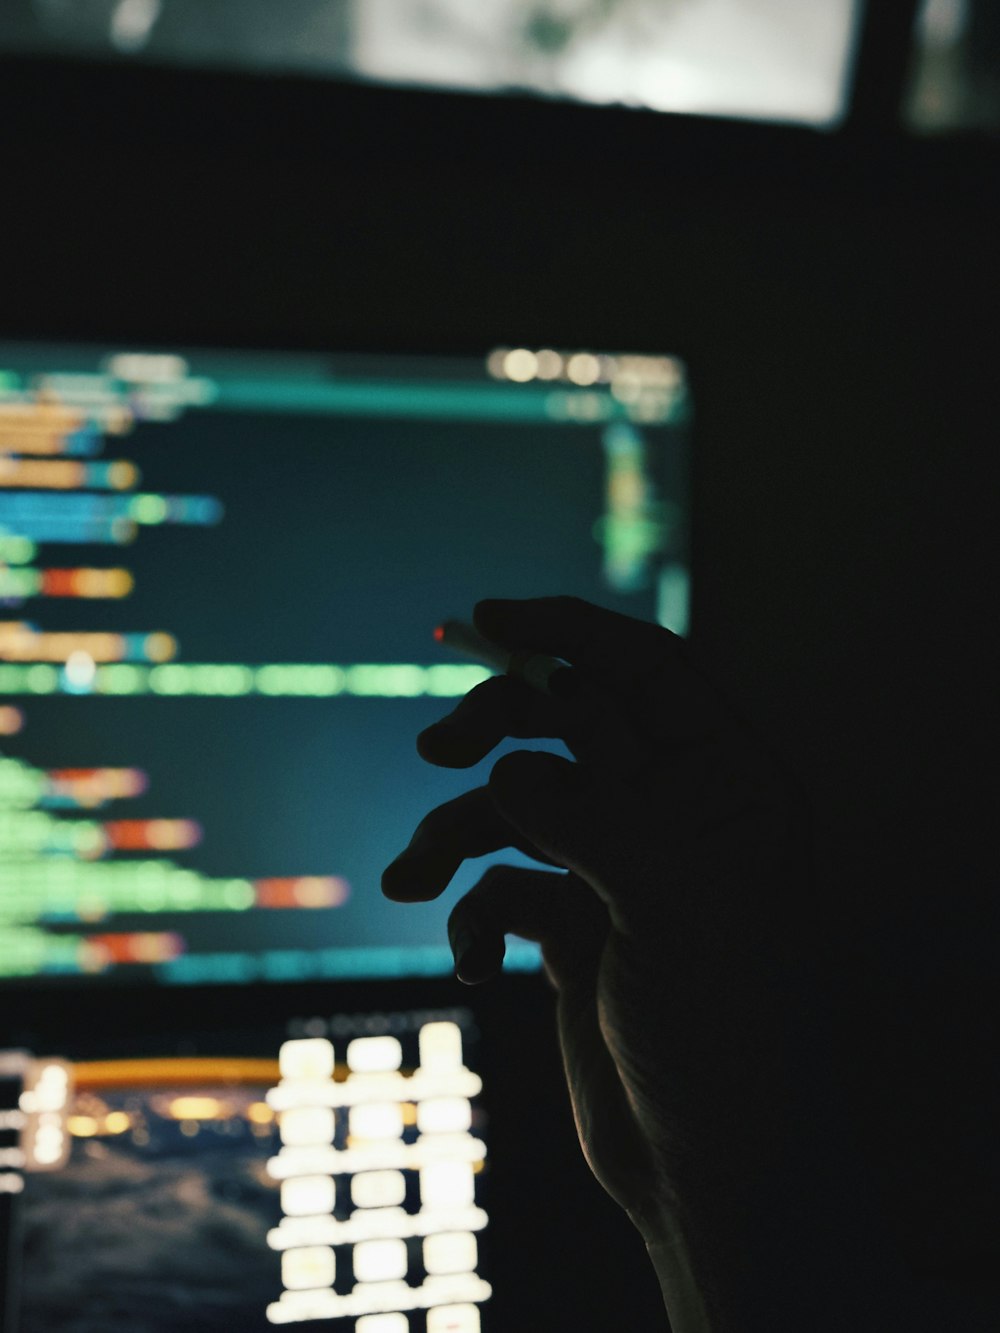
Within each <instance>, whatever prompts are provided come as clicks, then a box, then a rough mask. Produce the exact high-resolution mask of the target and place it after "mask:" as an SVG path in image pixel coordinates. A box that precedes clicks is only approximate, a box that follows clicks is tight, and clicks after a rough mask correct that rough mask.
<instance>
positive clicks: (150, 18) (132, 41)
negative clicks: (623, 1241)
mask: <svg viewBox="0 0 1000 1333" xmlns="http://www.w3.org/2000/svg"><path fill="white" fill-rule="evenodd" d="M160 8H161V3H160V0H120V2H119V5H118V8H117V9H116V10H115V12H114V14H113V15H112V16H111V33H110V36H111V41H112V44H113V45H114V46H117V48H118V50H119V51H140V50H141V49H142V48H143V47H144V46H145V45H146V43H147V42H148V41H149V37H150V33H151V32H152V30H153V24H154V23H155V22H156V20H157V19H158V18H159V17H160Z"/></svg>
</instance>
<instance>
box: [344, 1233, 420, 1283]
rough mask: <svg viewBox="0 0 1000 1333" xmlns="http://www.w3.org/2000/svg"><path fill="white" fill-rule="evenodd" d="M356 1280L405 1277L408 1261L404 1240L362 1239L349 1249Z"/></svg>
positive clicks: (380, 1280) (377, 1280) (383, 1279)
mask: <svg viewBox="0 0 1000 1333" xmlns="http://www.w3.org/2000/svg"><path fill="white" fill-rule="evenodd" d="M351 1261H352V1263H353V1264H354V1277H355V1280H356V1281H358V1282H385V1281H387V1280H388V1279H389V1278H396V1277H405V1276H406V1269H407V1266H408V1261H407V1257H406V1241H405V1240H398V1239H392V1240H363V1241H361V1242H360V1243H359V1244H357V1245H355V1247H354V1249H353V1250H352V1251H351Z"/></svg>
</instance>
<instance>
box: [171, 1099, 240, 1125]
mask: <svg viewBox="0 0 1000 1333" xmlns="http://www.w3.org/2000/svg"><path fill="white" fill-rule="evenodd" d="M170 1114H171V1115H172V1116H173V1117H174V1119H175V1120H218V1119H220V1118H221V1117H223V1116H227V1115H229V1114H230V1108H229V1107H228V1106H226V1104H225V1103H224V1102H220V1101H219V1100H218V1099H217V1098H215V1097H175V1098H174V1099H173V1101H172V1102H171V1103H170Z"/></svg>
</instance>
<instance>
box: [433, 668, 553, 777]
mask: <svg viewBox="0 0 1000 1333" xmlns="http://www.w3.org/2000/svg"><path fill="white" fill-rule="evenodd" d="M566 712H567V705H566V704H565V703H562V702H561V701H560V700H559V699H552V698H549V696H548V695H545V694H542V693H541V692H540V691H538V690H533V689H532V688H531V687H530V686H529V685H525V684H524V682H523V681H520V680H515V679H514V678H513V677H511V676H491V677H490V679H489V680H484V681H483V682H482V684H480V685H476V686H474V687H473V689H471V690H470V691H469V693H468V694H467V695H465V697H464V698H463V699H462V701H461V702H460V703H459V704H458V706H457V707H456V708H454V709H453V710H452V712H450V713H449V714H448V716H447V717H444V718H442V719H441V720H440V721H439V722H435V723H433V724H432V725H431V726H429V727H427V728H425V729H424V730H423V731H422V732H421V733H420V735H419V736H418V737H417V752H418V753H419V754H420V756H421V758H422V759H426V760H427V761H428V762H429V763H432V764H440V765H442V766H443V767H445V768H468V767H470V766H471V765H472V764H476V763H478V762H479V760H480V759H482V758H483V756H484V755H486V754H489V752H490V750H492V749H493V748H494V746H496V745H499V744H500V742H501V741H502V740H503V739H504V738H505V737H507V736H513V737H516V738H518V739H522V740H523V739H526V738H527V737H536V738H541V737H552V738H555V737H558V736H561V735H562V734H563V732H564V731H565V730H566V725H567V719H566Z"/></svg>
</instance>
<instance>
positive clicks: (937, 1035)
mask: <svg viewBox="0 0 1000 1333" xmlns="http://www.w3.org/2000/svg"><path fill="white" fill-rule="evenodd" d="M0 75H2V77H0V103H2V110H3V114H2V119H0V123H2V124H3V125H4V127H5V131H6V134H5V139H6V147H5V150H4V161H5V167H4V181H3V185H2V187H0V188H2V190H3V195H4V201H3V203H2V206H0V209H2V211H0V228H2V231H3V235H4V245H3V254H4V280H3V296H2V302H0V335H2V336H11V337H17V336H26V335H35V336H39V337H41V336H47V337H69V336H83V337H92V338H94V339H98V338H101V339H104V338H109V339H119V338H120V339H135V340H138V341H144V342H151V341H153V340H158V341H161V342H163V343H170V342H176V343H180V344H183V343H194V344H198V343H202V344H203V343H206V342H212V341H217V342H221V343H229V344H241V343H245V344H247V345H253V344H266V345H272V346H281V345H286V346H317V347H331V348H336V347H345V348H348V347H371V348H373V349H374V348H393V347H399V348H401V349H402V348H411V349H414V348H424V347H427V348H430V349H435V348H436V349H440V350H442V351H449V350H454V351H462V350H476V351H478V350H482V349H484V348H486V347H488V346H490V345H494V344H497V343H503V342H507V341H510V342H517V343H525V344H527V345H529V346H530V345H543V344H554V345H556V346H595V347H602V348H609V349H623V350H627V349H634V350H659V349H662V350H664V351H669V352H677V353H679V354H681V355H682V356H684V357H685V358H686V359H687V360H688V362H689V364H690V367H691V370H692V374H693V377H694V389H695V394H696V408H697V422H696V439H695V447H696V462H695V487H696V496H695V500H696V512H695V526H694V542H695V568H694V578H695V583H694V595H695V618H694V628H693V634H694V637H695V638H696V639H697V640H700V642H701V644H702V647H703V649H704V650H705V652H706V653H707V654H709V656H710V657H711V659H712V660H713V661H714V662H715V664H716V670H717V673H718V675H719V678H720V680H722V681H724V682H725V683H726V684H727V686H728V687H729V688H730V689H732V690H733V691H734V692H735V693H736V694H737V695H738V697H739V698H740V700H741V702H742V703H743V705H744V707H745V709H746V711H747V712H748V713H749V715H750V716H751V718H752V719H753V720H754V721H755V722H756V723H758V725H759V726H761V727H762V728H763V729H764V730H765V731H767V732H768V733H769V734H770V735H771V736H772V737H773V739H774V741H775V743H776V744H777V745H778V746H779V748H781V749H782V750H783V751H784V753H785V754H786V755H787V756H788V759H789V762H790V763H791V764H792V766H793V767H794V768H796V769H797V770H798V771H799V772H800V773H801V775H802V777H803V779H804V781H805V782H806V784H807V786H808V787H809V788H810V789H811V790H812V791H813V792H814V794H815V796H816V800H817V807H818V815H819V822H820V827H821V835H822V840H823V847H824V849H825V861H824V864H825V867H826V870H825V880H824V892H827V893H828V896H829V903H830V907H831V917H832V920H831V931H833V932H835V937H836V938H837V939H838V941H839V946H838V947H841V948H842V949H843V955H844V965H845V968H849V969H863V970H864V975H865V976H866V977H868V978H869V980H868V982H867V983H866V990H865V991H864V992H863V993H864V994H866V995H867V996H868V998H869V1000H870V1003H871V1005H872V1009H871V1011H870V1012H868V1011H866V1012H864V1013H861V1012H860V1009H859V1022H858V1029H857V1033H856V1035H855V1037H854V1038H853V1042H854V1045H853V1048H852V1060H851V1068H852V1069H853V1071H854V1074H855V1084H856V1086H855V1090H854V1091H855V1097H856V1103H857V1105H858V1108H859V1111H860V1112H861V1113H863V1115H862V1129H863V1133H864V1135H865V1138H866V1142H867V1144H868V1148H869V1150H870V1152H871V1154H872V1169H873V1172H874V1173H875V1174H876V1176H878V1177H879V1178H884V1184H885V1188H886V1190H887V1191H888V1194H889V1197H890V1198H892V1199H893V1200H895V1201H896V1205H897V1206H898V1208H899V1211H900V1216H901V1218H903V1219H910V1223H909V1224H908V1225H910V1232H911V1239H912V1240H913V1242H914V1244H917V1243H921V1244H923V1246H924V1248H925V1249H929V1248H933V1244H932V1242H934V1240H935V1237H936V1236H937V1232H938V1231H940V1232H941V1233H942V1234H943V1240H942V1242H941V1243H942V1244H945V1245H946V1247H948V1252H949V1254H951V1255H952V1256H957V1257H958V1258H962V1257H967V1256H968V1255H969V1254H971V1253H973V1252H974V1251H976V1249H977V1247H978V1246H980V1244H981V1242H982V1239H983V1237H982V1225H983V1224H982V1222H981V1220H980V1218H979V1216H978V1214H977V1213H976V1209H975V1204H974V1203H973V1204H969V1202H968V1200H969V1198H970V1197H971V1195H974V1194H975V1193H976V1191H977V1190H980V1191H981V1192H982V1206H983V1209H984V1212H983V1216H987V1214H986V1212H985V1207H986V1200H987V1198H988V1197H989V1195H990V1194H993V1193H995V1188H996V1186H995V1183H993V1184H991V1183H990V1182H989V1179H988V1177H987V1176H986V1175H985V1174H984V1173H985V1170H986V1163H985V1159H984V1149H983V1143H984V1142H985V1141H986V1135H985V1132H984V1130H983V1122H982V1121H981V1120H979V1119H977V1115H978V1112H977V1111H976V1110H975V1109H974V1108H973V1103H975V1104H976V1105H977V1106H982V1105H984V1104H985V1103H984V1101H983V1096H985V1094H983V1096H979V1095H977V1096H969V1095H965V1094H964V1093H959V1094H958V1095H954V1089H956V1088H957V1089H962V1088H965V1087H967V1086H969V1080H970V1079H977V1080H980V1082H982V1080H984V1079H985V1078H986V1073H985V1071H986V1069H987V1068H988V1064H989V1061H988V1058H987V1056H986V1055H985V1053H984V1050H983V1048H981V1047H980V1046H979V1045H978V1042H979V1040H980V1037H982V1038H983V1039H985V1033H986V1028H985V1025H986V1022H987V1019H988V1013H989V1007H988V1000H987V997H988V985H989V971H990V961H991V960H990V958H989V957H988V956H987V944H986V941H987V940H988V939H989V935H990V930H989V925H990V922H991V920H992V921H993V922H995V908H992V907H990V906H988V902H987V892H988V886H990V885H991V883H992V880H991V875H992V878H993V879H995V872H992V866H993V865H994V864H995V845H994V827H993V825H994V824H995V818H994V817H993V816H994V811H993V805H994V803H993V801H992V800H991V799H990V797H991V795H992V790H993V784H992V783H991V782H989V780H988V779H989V777H990V776H992V764H990V763H988V760H992V759H993V758H994V756H995V755H996V753H997V739H998V738H997V728H996V710H995V706H994V701H995V694H996V671H995V664H996V659H995V656H993V655H992V650H991V648H990V637H991V636H990V630H991V629H992V628H993V627H994V622H995V620H996V613H995V604H996V598H995V593H994V590H993V584H992V580H991V577H990V575H991V569H992V564H993V562H992V561H991V559H990V554H991V552H992V547H993V540H992V539H993V535H994V534H993V528H994V513H995V489H994V486H993V481H994V475H995V474H994V462H993V454H994V450H995V437H996V430H995V388H994V386H995V384H996V382H997V374H996V364H997V358H996V354H997V337H996V320H997V295H998V283H997V278H998V273H997V266H998V265H997V245H996V236H997V234H998V231H997V224H998V210H997V195H996V169H997V162H998V156H1000V154H998V148H997V145H996V144H990V143H988V142H975V141H970V142H965V143H927V144H915V143H906V142H903V141H897V140H896V139H894V138H893V137H892V136H888V137H886V138H883V139H880V140H878V141H873V140H871V139H866V138H865V137H864V136H863V135H858V134H854V135H851V134H844V135H843V136H839V137H838V136H834V137H828V136H824V135H820V134H815V133H813V132H810V131H800V130H794V129H787V128H779V127H766V126H753V125H741V124H736V123H725V122H710V121H706V122H699V121H697V120H687V119H685V118H683V117H657V116H651V115H646V114H644V113H639V112H626V111H612V110H603V109H602V110H595V109H589V108H573V107H561V106H557V105H549V104H545V103H541V102H539V103H531V102H528V101H518V100H512V101H491V100H488V99H476V98H464V97H453V96H446V95H437V94H427V93H420V94H405V93H399V92H385V91H382V90H366V89H361V88H357V89H350V88H336V87H332V86H324V85H321V84H315V85H313V84H309V83H301V84H300V83H296V82H294V81H277V80H275V81H262V82H259V83H258V82H254V81H251V80H246V79H242V78H236V77H227V78H210V77H199V78H197V79H195V78H194V77H193V76H191V75H186V76H184V75H179V74H174V73H167V72H160V71H145V72H139V71H136V70H134V69H128V70H122V69H115V70H112V69H110V68H109V69H107V70H105V71H103V73H102V76H101V77H99V78H95V74H94V72H93V71H88V72H87V73H86V74H84V73H79V72H73V71H72V70H68V69H67V70H63V71H62V72H56V71H54V70H53V68H52V67H50V66H47V65H43V64H40V63H39V64H35V65H20V66H17V67H14V66H11V67H8V68H7V69H5V70H2V71H0ZM553 591H558V590H556V589H553ZM483 593H484V595H488V593H489V589H488V588H484V589H483ZM548 1003H549V1001H548V998H547V996H546V994H545V992H544V987H542V986H541V985H539V986H537V987H536V986H534V985H532V984H528V983H525V984H524V985H521V984H520V983H519V984H518V985H517V986H514V985H512V986H511V987H510V988H509V990H508V993H507V998H506V1000H505V1001H503V1002H501V1001H499V1000H496V999H492V1000H490V1001H488V1002H487V1001H485V1000H484V1004H487V1007H488V1008H489V1007H490V1006H492V1009H491V1012H493V1013H494V1021H495V1022H496V1023H497V1025H498V1028H497V1030H500V1028H502V1027H503V1022H504V1020H503V1018H502V1017H501V1015H502V1013H503V1004H509V1006H510V1011H509V1012H510V1019H511V1022H512V1023H513V1024H514V1025H515V1026H516V1027H518V1028H523V1024H524V1023H525V1022H530V1021H531V1018H532V1015H533V1014H534V1013H535V1012H536V1009H537V1007H538V1006H542V1007H543V1008H544V1007H545V1006H546V1005H548ZM942 1013H944V1014H945V1017H944V1018H942V1017H941V1015H942ZM949 1014H950V1015H953V1016H954V1017H950V1018H949V1017H948V1015H949ZM532 1041H534V1042H536V1043H537V1046H536V1047H534V1048H533V1050H535V1053H536V1055H537V1058H538V1059H539V1060H540V1061H541V1060H543V1059H544V1058H545V1056H546V1055H548V1056H554V1051H555V1047H554V1039H553V1042H549V1039H548V1037H547V1036H545V1035H533V1037H532ZM557 1076H558V1070H556V1071H555V1075H553V1073H552V1071H551V1069H549V1070H548V1071H547V1072H546V1071H545V1070H541V1069H540V1070H539V1073H538V1079H539V1086H540V1087H544V1088H545V1089H547V1092H546V1099H547V1100H546V1102H545V1105H549V1106H550V1110H548V1111H544V1112H540V1114H541V1115H543V1119H542V1120H541V1121H540V1125H541V1128H540V1130H539V1133H541V1134H550V1135H552V1136H553V1138H552V1144H553V1146H552V1148H551V1156H552V1159H553V1161H554V1162H555V1163H556V1165H557V1167H558V1170H552V1171H551V1172H550V1173H549V1176H548V1178H547V1183H545V1184H544V1185H543V1184H540V1185H539V1198H540V1203H539V1211H538V1212H537V1213H536V1214H535V1215H534V1218H533V1220H532V1222H531V1224H530V1226H531V1227H533V1228H534V1230H533V1231H532V1232H530V1233H527V1235H528V1238H530V1239H531V1240H532V1241H533V1242H534V1243H535V1244H537V1245H539V1246H542V1248H543V1249H544V1250H545V1253H544V1255H541V1256H540V1257H539V1259H538V1265H539V1266H538V1269H537V1270H536V1271H533V1272H527V1273H524V1274H522V1277H521V1279H520V1280H521V1281H523V1282H524V1283H525V1288H524V1291H527V1289H528V1286H530V1283H531V1281H537V1282H538V1283H539V1285H540V1289H541V1290H542V1291H543V1295H542V1297H541V1299H542V1302H543V1309H542V1314H543V1315H544V1314H545V1311H546V1310H548V1311H550V1312H552V1311H555V1310H557V1309H558V1308H559V1301H560V1300H561V1299H562V1298H563V1297H564V1296H565V1293H566V1290H567V1288H568V1287H569V1286H570V1285H578V1286H579V1287H580V1289H581V1290H582V1292H583V1294H584V1298H585V1300H586V1301H587V1302H588V1304H587V1306H586V1308H587V1309H588V1310H589V1311H590V1313H591V1316H592V1318H593V1320H594V1322H592V1323H590V1324H588V1325H586V1326H589V1327H607V1326H611V1325H610V1321H611V1320H612V1319H614V1318H620V1317H621V1313H622V1309H621V1305H620V1302H621V1300H622V1298H623V1297H622V1292H623V1288H627V1287H631V1285H632V1284H633V1283H635V1284H638V1285H637V1286H636V1289H635V1291H634V1292H632V1294H631V1295H630V1296H629V1297H628V1302H627V1313H632V1314H633V1315H634V1316H635V1318H637V1319H638V1320H639V1323H637V1324H636V1326H646V1325H643V1324H642V1320H643V1319H654V1318H656V1317H658V1316H657V1314H656V1311H657V1310H658V1301H659V1297H658V1293H657V1292H656V1290H655V1284H654V1283H653V1281H652V1279H651V1278H649V1280H648V1281H647V1278H648V1276H649V1275H648V1274H647V1271H646V1268H645V1258H644V1256H643V1255H642V1253H641V1251H640V1253H639V1254H638V1255H636V1254H635V1252H634V1245H635V1243H634V1241H633V1238H632V1236H631V1234H630V1232H629V1228H628V1226H627V1223H624V1222H623V1221H622V1220H621V1219H620V1218H618V1217H617V1215H615V1210H614V1207H613V1205H610V1204H609V1203H608V1202H607V1201H606V1200H604V1199H603V1198H602V1197H600V1195H599V1191H598V1190H597V1188H596V1186H593V1185H592V1183H591V1182H590V1181H589V1180H588V1179H587V1178H586V1173H585V1168H584V1167H583V1166H582V1163H579V1162H577V1160H576V1158H575V1156H574V1154H575V1152H576V1149H575V1144H573V1142H572V1139H571V1132H572V1131H571V1124H570V1121H569V1117H568V1110H567V1108H566V1107H565V1105H564V1104H563V1103H562V1102H560V1101H558V1098H559V1097H560V1096H561V1090H560V1086H559V1082H558V1077H557ZM977 1086H978V1085H977ZM901 1087H905V1090H906V1091H905V1095H901V1094H900V1092H899V1089H900V1088H901ZM557 1103H558V1104H557ZM546 1116H547V1117H548V1119H545V1118H544V1117H546ZM980 1136H982V1138H981V1137H980ZM567 1142H568V1148H567ZM526 1151H528V1153H529V1160H530V1161H531V1162H532V1163H534V1164H538V1163H542V1164H543V1165H542V1166H540V1167H539V1168H538V1169H539V1170H542V1169H547V1168H544V1163H545V1162H546V1161H547V1160H548V1158H547V1155H546V1154H545V1153H543V1152H542V1151H541V1149H539V1148H538V1146H537V1144H536V1145H535V1146H534V1147H533V1148H531V1149H530V1150H528V1149H526ZM532 1154H534V1155H532ZM914 1154H918V1156H919V1160H920V1162H921V1172H922V1174H921V1175H920V1177H919V1183H918V1181H917V1178H916V1177H915V1175H914V1171H913V1161H914ZM966 1177H968V1180H966ZM540 1179H541V1178H540ZM563 1180H566V1181H567V1182H568V1183H567V1184H566V1186H565V1189H566V1193H565V1195H562V1196H561V1195H560V1194H559V1190H560V1189H562V1188H563V1185H562V1183H561V1182H562V1181H563ZM957 1181H962V1182H964V1183H963V1184H962V1187H961V1188H962V1189H963V1190H964V1191H965V1193H964V1196H963V1197H964V1200H965V1202H964V1203H963V1208H962V1213H961V1215H960V1216H957V1215H956V1214H955V1213H954V1211H953V1203H954V1198H955V1193H954V1188H955V1185H956V1182H957ZM970 1182H971V1183H970ZM980 1182H981V1183H980ZM914 1208H916V1209H918V1210H919V1218H920V1222H919V1225H918V1224H917V1223H916V1222H914V1221H913V1219H914V1217H915V1214H914ZM949 1209H952V1211H949ZM935 1216H936V1217H937V1221H935V1220H934V1219H935ZM935 1228H937V1230H935ZM546 1236H547V1237H548V1244H547V1248H546V1245H545V1238H546ZM511 1243H512V1244H514V1245H516V1244H517V1243H518V1241H517V1238H516V1237H512V1238H511ZM533 1253H538V1251H536V1250H533ZM602 1256H603V1257H602ZM956 1262H957V1259H956ZM553 1264H555V1265H556V1267H554V1268H553V1267H551V1265H553ZM543 1270H544V1272H543ZM546 1274H548V1275H546ZM546 1302H547V1303H548V1304H547V1305H546V1304H545V1303H546ZM537 1326H538V1327H540V1328H541V1327H557V1326H558V1325H557V1324H556V1323H554V1322H551V1320H548V1321H547V1319H546V1318H540V1320H539V1323H538V1325H537ZM567 1326H569V1325H567ZM650 1326H651V1325H650Z"/></svg>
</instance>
